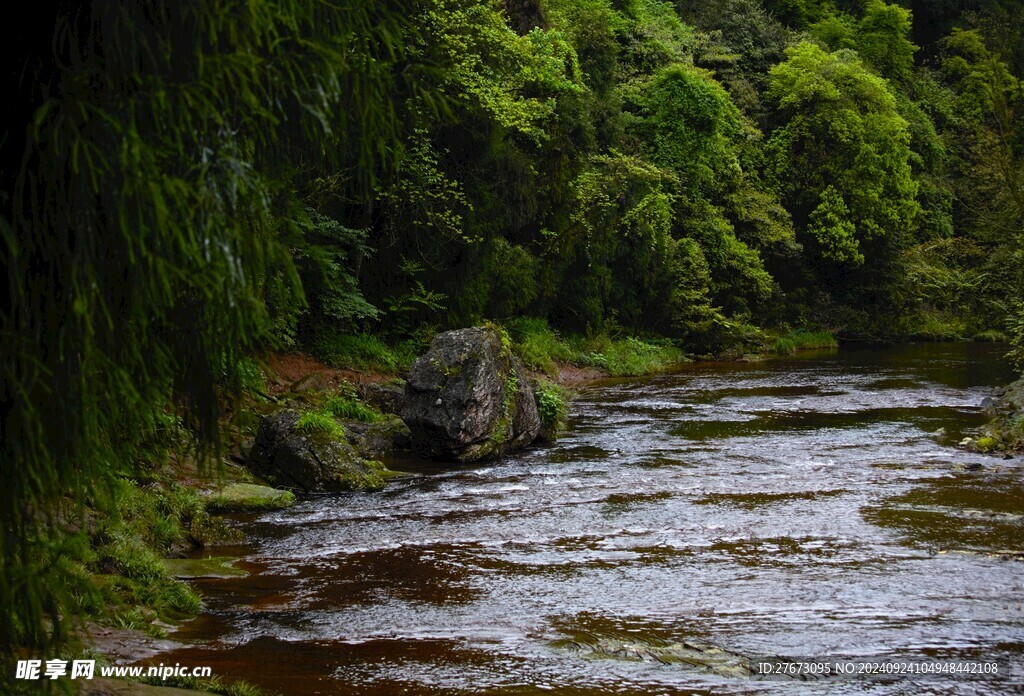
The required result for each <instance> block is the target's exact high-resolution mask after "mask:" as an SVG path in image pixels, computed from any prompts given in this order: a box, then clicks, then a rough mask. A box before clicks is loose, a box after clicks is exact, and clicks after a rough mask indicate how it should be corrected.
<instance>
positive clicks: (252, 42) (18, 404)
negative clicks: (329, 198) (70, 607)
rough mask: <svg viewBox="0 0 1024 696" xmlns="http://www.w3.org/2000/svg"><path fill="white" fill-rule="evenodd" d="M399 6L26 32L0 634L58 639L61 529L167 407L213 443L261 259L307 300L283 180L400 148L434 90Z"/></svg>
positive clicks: (8, 244) (365, 176)
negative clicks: (411, 54)
mask: <svg viewBox="0 0 1024 696" xmlns="http://www.w3.org/2000/svg"><path fill="white" fill-rule="evenodd" d="M400 5H401V3H398V2H395V3H387V2H384V3H380V2H371V1H369V0H366V1H363V0H354V1H349V2H341V3H327V2H318V1H317V0H252V1H246V0H238V1H224V0H182V1H181V2H173V3H152V2H145V1H144V0H131V1H125V2H115V1H104V0H94V1H93V2H86V3H78V2H62V3H58V5H57V6H56V7H55V9H54V13H53V16H52V17H50V18H49V19H50V20H52V21H50V22H49V23H48V24H47V23H46V22H41V23H40V26H44V27H46V30H45V31H40V32H39V33H38V34H36V35H32V34H31V33H29V34H27V35H25V37H24V38H23V42H22V45H20V46H18V48H19V52H20V54H21V56H20V62H19V64H18V66H17V71H16V74H17V78H16V79H17V80H18V82H17V84H15V85H12V86H11V90H8V92H7V93H8V99H13V98H15V97H14V96H13V95H16V99H17V107H16V108H17V109H18V110H19V111H21V112H22V114H23V115H24V117H25V119H24V121H23V122H22V123H21V124H18V126H17V127H14V128H12V129H11V131H10V132H9V133H8V134H7V137H6V138H5V140H4V141H3V155H4V158H3V161H4V162H6V163H8V164H6V165H5V166H4V169H3V171H2V177H3V188H2V190H3V191H5V198H4V209H3V216H2V219H0V231H2V240H3V242H2V244H0V255H2V256H0V259H2V260H0V263H2V266H3V272H4V277H5V278H7V292H6V293H3V294H4V295H5V296H6V299H5V300H3V304H0V320H2V333H0V354H2V355H3V363H2V368H0V369H2V376H0V410H2V419H3V420H2V435H0V439H2V442H3V478H4V481H3V486H2V487H0V526H2V531H0V564H2V565H0V645H2V646H4V648H9V647H10V646H11V645H12V643H14V642H17V643H19V644H34V645H44V644H46V643H47V641H49V640H52V639H53V638H59V637H60V636H61V634H62V632H63V630H64V629H65V628H66V625H67V621H64V620H63V619H64V618H65V617H66V615H67V614H68V612H67V609H66V603H67V601H68V599H69V598H68V596H67V594H68V592H69V589H68V586H67V585H68V583H67V582H65V580H66V578H64V577H63V575H62V573H63V572H64V571H65V570H67V569H66V568H65V567H64V563H63V559H62V558H61V557H60V554H59V549H55V548H51V545H49V541H48V540H50V539H51V538H55V537H53V536H52V535H51V532H52V531H53V529H54V528H55V527H60V526H67V525H74V524H76V523H77V512H79V511H80V502H81V501H82V500H83V499H84V498H85V497H86V495H89V494H91V493H93V492H96V491H97V489H98V487H101V484H102V482H103V481H104V479H105V478H106V477H109V476H111V475H114V474H118V473H126V472H129V471H130V469H131V465H132V457H133V448H132V443H133V442H137V441H138V440H139V439H141V438H142V437H144V436H145V435H146V434H147V433H149V432H151V431H152V429H153V427H154V422H153V417H154V414H155V413H156V412H157V410H158V409H160V408H162V407H168V406H170V407H172V408H174V409H176V410H177V412H178V413H180V414H181V415H182V417H183V418H184V420H185V422H186V423H187V424H188V425H189V426H191V428H192V429H193V430H194V432H195V433H196V434H197V435H199V436H200V437H201V439H202V440H205V441H207V442H215V441H216V435H217V419H218V416H219V414H220V407H219V404H220V401H221V399H220V397H221V394H220V390H221V389H222V388H223V387H231V385H232V384H234V383H236V382H237V381H238V379H239V375H237V374H236V367H237V365H238V362H239V360H238V358H239V357H240V355H241V353H242V351H244V350H245V349H246V348H247V347H249V346H252V345H253V344H254V343H255V342H257V341H260V340H262V339H263V338H264V334H265V330H266V326H267V316H266V311H265V308H264V307H265V305H264V303H263V302H262V300H261V298H262V296H263V292H264V289H265V286H266V284H267V282H268V279H267V273H266V269H268V268H271V267H272V268H275V269H276V273H275V274H274V277H275V279H276V282H278V283H279V284H280V279H281V278H284V279H285V285H286V286H287V288H286V290H287V291H288V292H290V293H292V294H293V296H294V297H295V298H296V301H300V300H301V289H300V288H299V287H298V284H297V283H296V282H295V279H296V274H295V272H294V270H293V269H292V265H291V261H290V257H289V255H288V254H287V253H285V250H284V249H283V246H282V244H281V243H280V242H279V237H280V235H279V228H280V227H281V226H282V225H286V224H287V220H285V221H283V222H282V220H281V217H280V215H279V214H277V213H278V212H279V211H280V210H282V209H284V210H287V209H289V208H293V207H295V206H289V204H288V201H287V199H288V197H289V196H294V193H292V192H293V190H294V187H292V186H287V185H283V182H290V181H294V180H297V179H300V178H306V179H309V178H311V177H315V176H319V175H322V174H324V173H331V172H333V173H335V174H336V178H337V179H339V180H341V181H343V182H345V183H344V184H343V185H344V186H345V187H347V189H348V190H359V189H367V188H369V187H371V186H372V185H373V183H374V177H375V175H376V173H378V172H380V171H382V169H384V168H386V167H387V165H388V162H389V161H390V160H392V159H393V157H394V154H395V153H396V152H397V148H398V139H397V133H398V130H397V129H398V123H399V118H400V114H399V113H398V110H397V109H396V107H395V104H396V100H395V99H394V95H395V94H396V93H401V92H403V91H408V92H410V93H413V92H415V91H416V89H417V87H416V84H417V83H416V79H417V70H416V66H414V65H411V64H409V62H408V61H407V60H406V58H405V56H404V55H403V54H402V51H401V47H402V46H403V45H404V44H405V43H406V42H407V41H406V39H407V35H408V33H409V32H410V31H411V29H410V27H409V26H408V23H407V22H406V20H405V19H404V13H403V12H402V11H401V7H400ZM54 27H56V29H55V30H54ZM12 90H13V91H12ZM26 123H27V128H26V127H25V124H26ZM289 279H290V281H289Z"/></svg>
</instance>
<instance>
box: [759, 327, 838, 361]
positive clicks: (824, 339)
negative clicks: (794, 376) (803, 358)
mask: <svg viewBox="0 0 1024 696" xmlns="http://www.w3.org/2000/svg"><path fill="white" fill-rule="evenodd" d="M838 345H839V342H838V341H836V338H835V336H833V335H832V334H830V333H829V332H827V331H805V330H803V329H796V330H794V331H790V332H789V333H787V334H783V335H782V336H778V337H776V338H775V340H774V341H773V342H772V343H770V344H769V346H768V350H769V351H770V352H772V353H778V354H779V355H792V354H793V353H796V352H797V351H800V350H815V349H821V348H835V347H837V346H838Z"/></svg>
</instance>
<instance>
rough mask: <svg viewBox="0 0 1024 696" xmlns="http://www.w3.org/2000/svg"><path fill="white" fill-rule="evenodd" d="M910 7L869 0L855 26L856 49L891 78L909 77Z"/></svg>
mask: <svg viewBox="0 0 1024 696" xmlns="http://www.w3.org/2000/svg"><path fill="white" fill-rule="evenodd" d="M910 29H911V26H910V11H909V10H905V9H903V8H902V7H900V6H899V5H889V4H886V3H885V2H882V0H868V3H867V6H866V7H865V9H864V16H863V17H862V18H861V20H860V25H859V26H858V27H857V46H856V48H857V52H858V53H860V55H861V57H862V58H863V59H864V61H865V62H866V63H867V64H868V65H870V66H871V67H873V68H874V69H875V70H877V71H878V73H879V74H881V75H883V76H885V77H888V78H893V79H899V80H905V79H907V78H908V77H910V70H911V68H912V67H913V65H914V53H915V52H916V51H917V50H918V48H917V46H915V45H914V44H913V43H911V41H910Z"/></svg>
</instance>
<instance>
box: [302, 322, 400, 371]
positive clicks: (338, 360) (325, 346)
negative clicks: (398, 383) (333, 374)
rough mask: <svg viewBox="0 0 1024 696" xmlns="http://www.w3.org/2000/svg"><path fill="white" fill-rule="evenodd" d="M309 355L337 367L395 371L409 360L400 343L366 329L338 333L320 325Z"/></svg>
mask: <svg viewBox="0 0 1024 696" xmlns="http://www.w3.org/2000/svg"><path fill="white" fill-rule="evenodd" d="M312 350H313V355H315V356H316V357H317V358H318V359H320V360H322V361H324V362H325V363H327V364H328V365H331V366H333V367H339V368H357V369H363V370H376V371H379V372H385V373H388V374H392V373H397V372H400V371H401V370H404V369H406V368H407V367H408V366H409V365H410V364H412V357H411V356H410V355H409V354H408V352H404V351H402V346H400V345H399V346H396V347H394V348H392V347H391V346H389V345H388V344H387V343H385V342H384V341H383V340H382V339H381V338H380V337H378V336H375V335H373V334H369V333H351V334H350V333H342V332H336V331H332V330H330V329H328V328H326V327H323V328H321V329H320V331H319V333H318V334H317V336H316V338H315V339H314V340H313V345H312Z"/></svg>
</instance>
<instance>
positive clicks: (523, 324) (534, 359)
mask: <svg viewBox="0 0 1024 696" xmlns="http://www.w3.org/2000/svg"><path fill="white" fill-rule="evenodd" d="M507 328H508V332H509V334H510V335H511V336H512V340H513V343H514V351H515V353H516V355H517V356H518V357H519V359H520V360H522V361H523V364H524V365H525V366H526V367H528V368H530V369H532V370H540V371H541V372H544V373H546V374H549V375H554V374H557V372H558V366H557V365H556V361H561V362H572V361H573V360H574V358H575V357H576V354H575V353H574V352H573V351H572V349H571V348H569V346H568V345H566V343H565V342H564V341H563V340H562V338H561V337H560V336H559V335H558V334H557V333H556V332H555V331H553V330H552V329H551V327H550V326H548V322H547V320H546V319H541V318H538V317H520V318H518V319H515V320H514V321H511V322H509V324H508V326H507Z"/></svg>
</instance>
